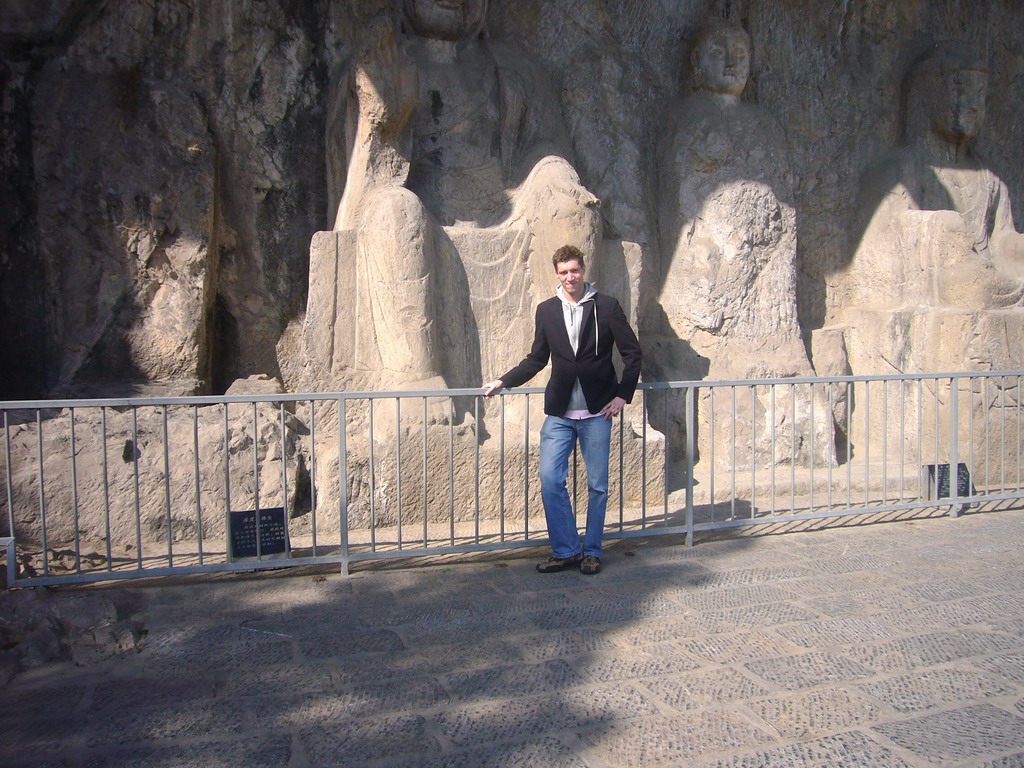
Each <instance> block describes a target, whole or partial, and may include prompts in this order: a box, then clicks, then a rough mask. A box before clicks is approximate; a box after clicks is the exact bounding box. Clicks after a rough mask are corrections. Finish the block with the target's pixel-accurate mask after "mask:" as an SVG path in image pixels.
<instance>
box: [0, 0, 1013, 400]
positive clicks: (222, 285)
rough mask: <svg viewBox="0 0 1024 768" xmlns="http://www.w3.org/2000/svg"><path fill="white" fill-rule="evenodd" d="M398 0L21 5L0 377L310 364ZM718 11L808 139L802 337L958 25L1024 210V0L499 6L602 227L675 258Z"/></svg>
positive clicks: (998, 165)
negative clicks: (339, 83) (985, 76)
mask: <svg viewBox="0 0 1024 768" xmlns="http://www.w3.org/2000/svg"><path fill="white" fill-rule="evenodd" d="M397 6H398V4H397V3H392V2H389V1H388V0H351V1H347V2H342V1H340V0H338V1H335V2H330V1H329V0H305V1H302V2H300V1H299V0H277V1H276V2H271V1H269V0H267V1H264V2H259V1H257V0H225V2H209V1H204V2H198V3H197V2H185V0H161V2H154V1H153V0H106V1H105V2H96V3H83V2H75V1H74V0H47V2H35V1H33V2H30V1H29V0H24V1H23V2H13V1H12V2H7V3H4V6H3V9H2V10H0V46H2V51H3V61H2V63H0V92H2V94H3V100H2V105H0V108H2V120H0V150H2V151H0V167H2V170H3V173H2V177H3V184H2V187H0V196H2V201H3V203H4V210H5V216H6V218H7V220H8V222H9V225H8V227H6V228H5V229H4V233H3V235H2V239H0V242H2V246H0V248H2V259H0V281H2V286H3V287H2V302H3V303H2V310H0V322H2V323H3V327H4V328H5V344H6V346H5V354H4V357H5V365H4V374H3V375H2V377H0V396H19V397H21V396H41V395H56V394H61V393H85V392H93V393H95V392H103V393H113V392H114V391H123V389H124V388H125V386H124V385H125V384H130V385H131V388H132V389H134V390H135V391H139V390H144V391H152V390H154V389H156V390H158V391H166V392H193V391H223V390H224V389H226V387H227V386H228V385H229V384H230V383H231V381H233V380H234V379H236V378H238V377H242V376H246V375H250V374H257V373H261V374H269V375H272V376H280V377H282V379H283V380H284V382H285V384H286V385H287V384H289V382H291V381H297V380H299V378H300V377H298V376H297V375H296V367H297V366H298V365H299V363H297V362H296V361H297V360H300V359H301V357H302V355H301V334H300V333H298V332H296V331H295V329H296V327H298V324H301V319H302V315H303V313H304V311H305V307H306V293H307V281H308V259H309V251H308V246H309V242H310V238H311V236H312V234H313V233H314V232H317V231H321V230H326V229H330V228H331V226H332V224H333V219H334V215H335V213H336V212H335V211H332V210H330V208H329V201H328V186H329V184H328V179H327V172H326V163H325V160H324V157H325V151H326V150H325V141H324V133H325V126H326V124H327V112H328V108H329V106H330V102H331V94H330V85H331V83H332V78H333V75H334V73H335V72H336V71H337V70H338V69H339V67H340V66H341V65H342V64H343V62H345V61H346V60H347V59H348V58H349V57H350V56H351V55H352V53H353V51H354V50H355V48H356V47H357V46H358V44H359V43H360V40H361V35H362V34H363V32H364V31H365V30H366V28H367V25H368V24H369V23H370V22H371V21H372V20H373V19H375V18H378V17H380V16H381V15H390V16H391V17H392V18H393V19H395V20H397V19H398V18H399V9H398V7H397ZM714 14H717V15H725V16H728V17H729V18H730V19H732V20H735V21H739V22H740V23H742V24H743V26H744V27H745V28H746V29H747V31H748V32H749V34H750V38H751V51H752V56H751V62H750V77H749V83H748V85H747V86H746V89H745V91H744V93H743V101H744V102H745V103H749V104H752V105H756V106H757V107H758V108H759V109H760V110H761V111H763V112H765V113H766V114H769V115H771V116H772V117H773V118H774V119H775V120H776V121H777V122H778V123H779V125H780V126H781V128H782V132H783V135H784V138H785V141H786V142H787V143H788V149H789V154H790V158H791V160H790V162H791V167H792V177H793V183H794V191H793V195H792V201H791V205H792V208H793V211H794V212H795V222H796V230H797V244H796V269H797V277H796V290H797V308H798V314H799V319H800V323H801V327H802V329H803V333H804V337H805V340H806V339H807V338H809V334H810V331H811V330H812V329H815V328H818V327H820V326H822V325H824V324H825V323H826V322H827V321H828V320H829V319H830V318H831V316H832V315H833V313H834V310H836V309H837V307H836V306H833V303H834V301H835V299H834V298H833V297H834V296H839V295H840V293H839V292H838V287H839V286H840V284H841V282H842V276H841V275H842V270H843V269H844V268H845V267H846V265H847V264H848V263H849V261H850V259H851V256H852V253H853V251H854V249H855V246H856V245H857V238H858V237H859V234H860V233H859V232H858V230H857V224H856V222H857V221H859V220H860V218H861V213H862V212H860V211H859V210H858V205H859V203H858V199H859V198H858V193H859V187H860V178H861V175H862V174H863V172H864V171H865V169H866V168H867V167H868V166H869V165H870V164H871V163H872V162H873V161H875V160H877V158H879V157H880V156H881V155H882V154H884V153H885V152H886V151H887V150H888V149H890V148H891V147H892V146H893V145H894V144H896V143H897V142H898V141H899V139H900V133H901V124H902V123H901V109H900V104H901V83H902V80H903V75H904V73H905V72H906V70H907V68H908V66H909V64H910V62H911V61H912V60H913V59H914V58H915V57H916V56H917V55H918V54H919V53H920V52H921V51H922V50H924V49H925V48H926V47H927V46H928V45H929V44H930V43H932V42H934V41H938V40H942V39H950V38H955V39H958V40H961V41H963V44H964V46H965V48H966V49H969V52H970V53H972V54H973V55H975V56H976V57H978V58H980V59H981V60H982V61H983V62H984V63H985V65H986V66H987V68H988V69H989V70H990V72H991V76H990V85H989V91H988V102H987V107H988V113H987V117H986V120H985V125H984V128H983V130H982V131H981V132H980V134H979V135H978V137H977V138H976V139H975V140H974V142H973V146H974V148H975V150H976V151H977V154H978V155H979V156H980V157H982V158H984V160H985V161H986V163H987V164H988V165H989V167H991V168H992V169H993V170H994V171H995V172H996V173H997V174H998V176H999V178H1000V179H1002V181H1003V182H1004V183H1005V185H1006V187H1007V189H1008V193H1009V198H1010V200H1011V201H1012V202H1013V203H1015V204H1016V207H1017V208H1018V210H1020V209H1021V206H1024V141H1022V139H1024V133H1022V132H1024V125H1022V124H1021V122H1020V121H1019V120H1018V119H1016V116H1017V113H1018V112H1019V104H1020V103H1021V98H1022V96H1024V57H1022V56H1021V54H1020V51H1021V50H1024V45H1022V42H1024V40H1022V38H1024V24H1022V21H1024V7H1021V6H1020V5H1019V4H1016V3H973V2H966V0H964V1H962V2H951V1H949V0H908V1H907V2H899V3H891V2H883V1H882V0H822V2H813V3H811V2H793V1H791V0H786V1H784V0H777V1H776V2H767V3H764V2H762V3H752V2H745V1H744V0H616V1H615V2H612V0H518V1H517V2H515V3H509V2H500V3H499V2H495V3H492V7H491V9H490V11H489V15H488V19H487V24H486V29H487V32H488V34H489V35H491V36H492V37H493V38H495V39H501V40H510V41H514V42H515V43H516V44H517V45H518V46H519V47H521V48H523V49H525V51H527V52H528V54H529V55H530V56H531V57H536V58H537V60H538V61H541V62H543V63H544V70H545V72H547V73H550V74H551V85H552V86H553V87H554V89H555V91H556V94H557V97H558V100H559V103H560V106H561V109H562V111H563V114H564V119H565V124H566V126H567V128H568V132H569V136H570V139H571V144H572V150H573V153H574V154H575V167H576V170H577V171H578V173H579V176H580V180H581V182H582V184H583V185H584V186H585V187H586V188H587V189H588V190H590V191H591V192H592V193H593V194H594V195H596V196H597V197H598V198H600V199H601V201H602V205H601V208H600V212H601V219H602V225H603V236H604V238H606V240H610V241H619V242H622V241H626V242H632V243H638V244H642V245H643V247H644V250H643V258H644V260H645V263H644V266H645V268H651V269H658V268H660V266H659V260H660V256H661V254H662V250H661V244H659V242H658V235H657V226H656V222H655V221H654V212H653V210H654V199H655V191H654V190H653V189H652V188H651V184H652V181H653V179H654V178H655V177H656V173H655V167H654V166H655V155H654V146H655V141H656V136H657V134H658V131H659V128H660V125H659V115H660V114H661V111H662V109H663V107H664V105H665V104H666V102H667V101H668V100H669V99H671V98H673V97H676V96H678V95H680V94H683V93H686V92H687V90H688V84H689V79H690V77H691V73H690V71H689V65H688V56H689V49H690V41H691V40H692V38H693V35H694V33H695V31H696V29H697V28H698V27H699V26H700V25H701V24H702V23H703V22H704V21H706V20H707V18H708V17H709V16H710V15H714ZM641 298H643V297H641ZM639 319H640V321H641V323H643V324H646V325H647V326H648V328H649V327H650V325H651V323H652V322H653V321H652V320H651V319H650V315H648V314H644V313H642V312H641V315H640V318H639ZM495 373H497V372H495V371H487V372H486V375H493V374H495Z"/></svg>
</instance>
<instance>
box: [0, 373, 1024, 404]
mask: <svg viewBox="0 0 1024 768" xmlns="http://www.w3.org/2000/svg"><path fill="white" fill-rule="evenodd" d="M1007 376H1024V370H1021V371H958V372H949V373H894V374H886V375H881V374H879V375H870V376H868V375H861V376H792V377H783V378H770V379H716V380H710V379H709V380H697V381H659V382H643V383H642V384H639V385H638V386H637V389H641V390H643V389H649V390H659V389H694V388H697V389H704V388H708V387H761V386H773V385H778V384H787V385H789V384H840V383H844V382H875V381H933V380H939V379H965V378H966V379H969V378H975V379H983V378H984V379H991V378H1002V377H1007ZM543 391H544V387H514V388H512V389H504V390H502V391H501V392H500V393H499V394H498V397H502V396H508V395H517V394H538V393H541V392H543ZM482 394H483V392H482V388H481V387H463V388H458V389H409V390H389V391H360V392H300V393H294V394H288V393H279V394H265V395H190V396H182V397H128V398H124V397H120V398H95V399H80V400H67V399H65V400H4V401H0V410H12V411H17V410H36V409H39V410H48V409H58V408H92V407H97V408H98V407H103V406H105V407H108V408H131V407H141V406H162V405H221V404H223V403H292V402H305V401H309V400H316V401H322V400H333V401H337V400H339V399H342V400H380V399H385V398H396V397H400V398H414V397H480V396H482Z"/></svg>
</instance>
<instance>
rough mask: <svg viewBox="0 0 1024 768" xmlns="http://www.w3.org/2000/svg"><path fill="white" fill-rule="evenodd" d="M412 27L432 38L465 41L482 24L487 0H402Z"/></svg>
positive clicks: (478, 29)
mask: <svg viewBox="0 0 1024 768" xmlns="http://www.w3.org/2000/svg"><path fill="white" fill-rule="evenodd" d="M405 13H406V15H407V16H408V17H409V22H410V23H411V24H412V26H413V29H415V30H416V32H417V33H419V34H420V35H423V36H424V37H430V38H434V39H435V40H465V39H467V38H469V37H472V36H473V35H475V34H476V33H477V32H479V31H480V28H481V27H482V26H483V23H484V17H485V16H486V15H487V0H405Z"/></svg>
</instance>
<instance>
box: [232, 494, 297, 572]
mask: <svg viewBox="0 0 1024 768" xmlns="http://www.w3.org/2000/svg"><path fill="white" fill-rule="evenodd" d="M256 517H257V515H256V510H255V509H242V510H234V511H232V512H229V513H228V545H229V547H230V548H231V560H240V559H245V558H255V557H256V556H257V554H259V555H260V556H263V557H267V556H271V557H273V558H275V559H276V558H281V557H288V521H287V519H286V518H285V514H284V508H283V507H271V508H269V509H261V510H259V523H260V527H259V536H260V539H259V549H258V550H257V547H256Z"/></svg>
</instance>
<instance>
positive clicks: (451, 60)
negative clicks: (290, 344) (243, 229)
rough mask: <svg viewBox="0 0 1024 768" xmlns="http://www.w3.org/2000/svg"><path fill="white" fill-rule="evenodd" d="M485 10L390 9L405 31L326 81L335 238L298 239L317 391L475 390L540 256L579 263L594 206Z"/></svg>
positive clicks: (514, 52)
mask: <svg viewBox="0 0 1024 768" xmlns="http://www.w3.org/2000/svg"><path fill="white" fill-rule="evenodd" d="M486 11H487V2H486V0H406V2H405V16H406V22H407V23H408V24H409V26H410V27H411V30H412V32H413V34H408V35H405V34H398V33H396V31H395V30H394V28H393V26H392V25H391V24H390V22H389V21H388V20H387V19H383V18H382V19H379V20H378V21H377V23H375V24H374V25H373V26H372V28H371V29H370V30H369V34H368V36H367V39H366V41H365V43H364V44H363V46H362V47H361V48H360V49H359V50H358V51H357V53H356V54H355V56H354V58H353V60H352V61H351V63H350V65H349V66H348V68H347V70H346V72H345V74H344V76H343V77H342V78H341V79H340V80H339V87H338V92H337V98H336V99H335V100H334V103H333V104H332V106H331V115H330V117H329V121H328V122H329V127H328V131H329V135H328V161H329V162H328V165H329V173H330V181H331V183H332V185H333V187H332V200H333V201H334V204H335V205H336V211H337V216H336V219H335V223H334V229H335V231H336V233H338V234H337V235H334V236H333V237H332V236H325V235H322V233H321V238H320V243H321V245H322V246H323V247H322V248H320V249H319V250H318V244H317V243H318V241H317V240H316V239H314V245H313V254H312V255H311V264H310V269H311V276H310V286H311V290H310V300H309V308H308V312H307V321H306V327H307V331H306V336H307V341H306V345H307V352H308V354H309V355H310V356H311V357H312V358H314V360H315V362H316V363H318V364H319V366H320V367H321V370H322V373H321V374H320V383H321V385H322V384H323V383H324V380H326V381H335V380H336V379H337V377H338V375H339V374H343V373H346V372H347V373H349V374H352V373H354V374H355V375H356V378H357V379H358V375H359V374H360V373H361V374H363V378H364V380H365V381H366V382H368V385H369V386H372V387H373V388H377V389H381V388H402V389H421V388H434V387H444V386H447V385H450V386H470V385H473V384H477V383H479V382H480V381H481V380H482V375H483V373H482V372H483V371H486V372H487V373H488V374H491V375H493V373H494V371H499V370H503V366H504V367H507V366H508V365H510V364H511V363H512V362H514V360H513V359H512V358H513V357H515V356H516V355H517V354H518V353H519V350H521V349H522V347H523V346H524V344H526V343H528V338H527V336H528V334H529V319H530V312H531V307H532V306H533V305H534V304H535V303H537V302H538V301H540V300H541V298H547V297H548V296H549V295H550V294H551V291H552V290H553V287H552V285H551V284H550V283H551V277H550V272H551V267H550V264H549V263H548V261H549V259H550V254H551V253H552V252H554V250H555V249H556V248H557V247H559V246H560V245H564V244H566V243H571V244H575V245H577V246H578V247H580V248H581V249H582V250H583V251H584V253H586V254H588V255H592V254H593V253H594V249H595V245H596V243H597V242H598V240H599V239H600V234H601V224H600V216H599V214H598V212H597V210H596V206H597V205H598V200H597V199H596V198H595V197H594V196H593V195H592V194H590V193H589V192H588V191H587V190H586V189H585V188H584V187H583V185H582V184H581V183H580V180H579V177H578V175H577V174H576V172H575V170H574V169H573V166H572V164H571V162H570V159H571V157H572V155H571V152H570V149H569V142H568V138H567V132H566V130H565V127H564V124H563V122H562V118H561V114H560V110H559V108H558V106H557V102H556V100H555V98H554V95H553V94H552V93H551V92H550V90H549V87H548V82H547V81H548V80H549V78H547V77H545V76H544V74H543V73H542V72H541V71H540V70H539V68H537V66H536V65H535V64H534V63H533V62H531V61H530V60H529V59H528V58H527V57H526V56H525V54H524V53H523V52H521V51H519V50H518V49H516V48H514V47H512V46H509V45H506V44H502V43H500V42H497V41H494V40H491V39H490V38H488V37H487V36H486V35H485V34H483V33H482V32H481V29H482V25H483V22H484V17H485V15H486ZM324 249H326V253H325V252H323V251H324ZM351 380H352V379H351V376H350V377H349V378H348V381H351Z"/></svg>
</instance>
